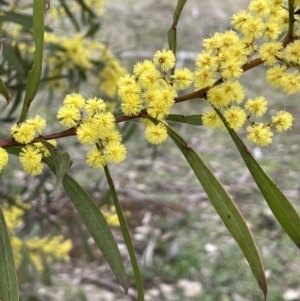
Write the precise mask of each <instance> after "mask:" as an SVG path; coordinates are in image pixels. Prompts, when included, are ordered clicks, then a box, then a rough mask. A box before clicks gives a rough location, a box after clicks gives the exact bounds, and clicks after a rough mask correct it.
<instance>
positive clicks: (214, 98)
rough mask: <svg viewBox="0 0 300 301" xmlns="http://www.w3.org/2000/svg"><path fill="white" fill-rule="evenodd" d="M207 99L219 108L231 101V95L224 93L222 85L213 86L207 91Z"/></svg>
mask: <svg viewBox="0 0 300 301" xmlns="http://www.w3.org/2000/svg"><path fill="white" fill-rule="evenodd" d="M207 100H208V101H209V103H210V104H212V105H213V106H214V107H216V108H217V109H221V108H225V107H227V106H228V105H230V103H231V99H230V97H228V96H227V95H226V94H224V91H223V88H222V87H218V86H216V87H213V88H211V89H210V90H208V92H207Z"/></svg>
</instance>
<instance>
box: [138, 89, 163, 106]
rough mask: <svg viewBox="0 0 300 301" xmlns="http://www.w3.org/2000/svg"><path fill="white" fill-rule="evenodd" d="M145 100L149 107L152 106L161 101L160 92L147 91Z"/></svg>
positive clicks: (144, 94)
mask: <svg viewBox="0 0 300 301" xmlns="http://www.w3.org/2000/svg"><path fill="white" fill-rule="evenodd" d="M142 97H143V99H144V100H145V101H146V102H147V105H148V106H150V105H151V104H152V103H153V102H155V101H160V99H161V98H160V93H159V90H147V91H145V92H144V93H143V95H142Z"/></svg>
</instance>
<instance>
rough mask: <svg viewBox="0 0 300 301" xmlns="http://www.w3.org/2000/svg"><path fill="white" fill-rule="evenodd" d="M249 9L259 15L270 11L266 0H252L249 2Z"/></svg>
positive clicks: (264, 14)
mask: <svg viewBox="0 0 300 301" xmlns="http://www.w3.org/2000/svg"><path fill="white" fill-rule="evenodd" d="M249 11H250V12H253V13H255V14H257V15H259V16H267V15H268V14H269V13H270V10H269V2H268V1H266V0H252V1H250V4H249Z"/></svg>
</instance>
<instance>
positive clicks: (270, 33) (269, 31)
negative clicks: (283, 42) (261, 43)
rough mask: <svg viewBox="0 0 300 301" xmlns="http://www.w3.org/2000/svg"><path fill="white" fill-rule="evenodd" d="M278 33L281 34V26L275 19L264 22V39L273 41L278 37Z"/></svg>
mask: <svg viewBox="0 0 300 301" xmlns="http://www.w3.org/2000/svg"><path fill="white" fill-rule="evenodd" d="M280 34H281V28H280V26H279V25H278V24H277V23H276V21H269V22H268V23H266V28H265V32H264V40H265V41H268V40H271V41H274V40H276V39H277V38H278V37H279V35H280Z"/></svg>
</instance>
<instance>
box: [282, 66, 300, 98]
mask: <svg viewBox="0 0 300 301" xmlns="http://www.w3.org/2000/svg"><path fill="white" fill-rule="evenodd" d="M281 85H282V88H283V92H285V93H287V94H295V93H298V92H299V91H300V74H299V72H298V71H294V72H286V73H284V74H283V76H282V79H281Z"/></svg>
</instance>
